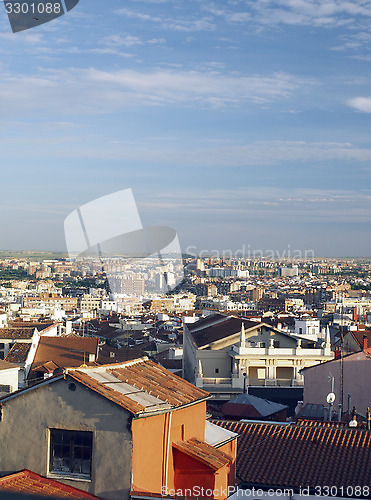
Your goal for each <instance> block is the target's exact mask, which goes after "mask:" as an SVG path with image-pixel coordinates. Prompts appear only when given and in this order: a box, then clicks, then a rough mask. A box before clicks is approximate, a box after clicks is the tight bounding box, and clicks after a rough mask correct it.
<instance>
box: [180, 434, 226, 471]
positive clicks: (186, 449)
mask: <svg viewBox="0 0 371 500" xmlns="http://www.w3.org/2000/svg"><path fill="white" fill-rule="evenodd" d="M173 448H175V449H176V450H179V451H181V452H182V453H185V454H186V455H188V456H190V457H192V458H195V459H196V460H198V461H199V462H201V463H203V464H204V465H207V466H208V467H210V468H211V469H214V470H219V469H221V468H222V467H224V466H225V465H228V464H229V463H230V462H231V457H229V456H228V455H227V454H226V453H224V452H223V451H221V450H218V449H216V448H213V447H212V446H210V445H209V444H207V443H205V442H204V441H199V440H198V439H196V438H191V439H188V441H180V442H178V443H173Z"/></svg>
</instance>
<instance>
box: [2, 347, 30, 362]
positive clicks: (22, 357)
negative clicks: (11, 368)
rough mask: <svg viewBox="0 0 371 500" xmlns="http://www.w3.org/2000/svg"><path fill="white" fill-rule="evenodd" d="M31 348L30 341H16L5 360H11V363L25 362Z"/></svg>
mask: <svg viewBox="0 0 371 500" xmlns="http://www.w3.org/2000/svg"><path fill="white" fill-rule="evenodd" d="M30 348H31V344H30V343H29V342H15V344H13V346H12V348H11V349H10V351H9V352H8V354H7V355H6V356H5V361H9V362H10V363H25V362H26V359H27V356H28V352H29V350H30Z"/></svg>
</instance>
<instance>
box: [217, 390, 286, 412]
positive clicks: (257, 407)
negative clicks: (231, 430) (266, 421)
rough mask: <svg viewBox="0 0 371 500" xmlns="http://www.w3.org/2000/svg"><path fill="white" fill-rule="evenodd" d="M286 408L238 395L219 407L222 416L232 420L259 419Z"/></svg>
mask: <svg viewBox="0 0 371 500" xmlns="http://www.w3.org/2000/svg"><path fill="white" fill-rule="evenodd" d="M287 408H288V407H287V406H285V405H282V404H279V403H274V402H273V401H268V399H263V398H258V397H257V396H253V395H252V394H246V393H244V394H238V395H237V396H236V397H234V398H232V399H230V400H229V401H228V402H226V403H224V404H223V405H222V406H221V408H220V409H221V410H222V412H223V413H224V415H226V416H229V417H234V418H261V417H269V416H270V415H273V414H275V413H278V412H280V411H283V410H286V409H287Z"/></svg>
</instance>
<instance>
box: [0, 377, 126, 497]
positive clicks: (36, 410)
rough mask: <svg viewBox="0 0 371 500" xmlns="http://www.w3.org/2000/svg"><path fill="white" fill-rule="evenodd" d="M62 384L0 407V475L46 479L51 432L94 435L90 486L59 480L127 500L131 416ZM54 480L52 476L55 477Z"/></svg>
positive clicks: (66, 382)
mask: <svg viewBox="0 0 371 500" xmlns="http://www.w3.org/2000/svg"><path fill="white" fill-rule="evenodd" d="M70 382H73V380H71V379H70V378H69V377H67V380H64V379H61V380H58V381H56V382H53V383H50V384H47V385H44V386H41V387H38V388H35V389H32V390H30V391H28V392H26V393H23V394H20V395H18V396H16V397H14V398H12V399H10V400H8V401H5V402H4V403H3V411H2V420H1V421H0V446H1V453H0V475H2V476H3V475H6V474H8V473H11V472H15V471H19V470H21V469H24V468H27V469H30V470H32V471H34V472H37V473H38V474H41V475H44V476H45V475H48V467H49V465H48V461H49V429H50V428H60V429H68V430H82V431H92V432H93V457H92V477H91V481H81V480H80V481H77V480H62V479H60V478H59V477H58V478H57V479H58V480H61V481H62V482H64V483H66V484H69V485H71V486H74V487H76V488H80V489H83V490H85V491H88V492H90V493H93V494H95V495H97V496H100V497H102V498H105V499H112V500H116V499H117V500H118V499H120V500H121V499H122V500H124V499H127V498H128V497H129V495H128V492H129V490H130V481H131V456H132V442H131V432H130V431H129V430H128V428H127V422H128V416H129V413H128V412H127V411H126V410H124V409H123V408H121V407H119V406H118V405H116V404H115V403H113V402H111V401H109V400H107V399H105V398H104V397H102V396H99V395H98V394H95V393H94V392H93V391H91V390H89V389H87V388H86V387H84V386H83V385H81V384H79V383H78V382H75V385H76V390H75V391H71V390H69V388H68V385H69V383H70ZM54 477H55V476H54Z"/></svg>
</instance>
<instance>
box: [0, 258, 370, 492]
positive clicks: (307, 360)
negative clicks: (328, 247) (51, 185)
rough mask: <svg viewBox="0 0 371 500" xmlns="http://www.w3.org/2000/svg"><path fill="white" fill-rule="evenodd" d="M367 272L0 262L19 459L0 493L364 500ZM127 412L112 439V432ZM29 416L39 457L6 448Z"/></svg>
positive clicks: (3, 370) (8, 457)
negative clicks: (165, 460)
mask: <svg viewBox="0 0 371 500" xmlns="http://www.w3.org/2000/svg"><path fill="white" fill-rule="evenodd" d="M370 266H371V259H367V258H346V259H339V258H306V259H300V260H298V259H293V258H290V259H287V258H282V259H272V258H270V256H269V255H268V256H266V257H264V256H262V257H260V258H255V259H253V258H251V257H249V258H247V257H232V258H231V257H225V256H224V257H220V256H218V257H215V256H214V257H213V256H209V257H206V256H203V257H195V256H193V255H189V254H184V255H183V257H182V259H181V262H179V259H178V258H176V259H175V258H171V256H169V257H168V259H167V261H166V263H164V261H162V262H160V263H159V262H158V261H157V260H156V259H153V258H149V259H140V258H139V259H137V260H133V259H128V258H126V257H122V256H121V257H120V256H117V255H115V256H109V257H107V256H106V257H104V258H101V259H97V258H94V257H91V256H88V257H85V258H81V259H76V260H74V259H71V258H70V257H68V256H66V255H63V254H53V253H50V252H40V251H38V252H36V251H35V252H30V251H17V252H16V251H12V252H9V251H8V252H6V251H3V252H1V254H0V309H1V310H0V390H1V399H0V402H1V411H2V413H1V414H2V418H1V420H2V431H1V440H2V446H4V448H3V449H5V450H7V449H10V447H12V449H13V450H15V452H16V453H14V452H12V453H8V452H5V453H2V455H1V460H0V463H1V464H2V468H3V469H4V470H5V468H7V470H9V469H11V468H15V469H19V470H22V472H17V471H15V472H14V474H11V475H4V477H3V478H0V486H1V487H2V488H4V489H5V490H6V491H18V490H19V488H24V489H26V488H30V489H29V490H26V491H31V492H33V493H39V494H41V491H42V489H45V488H47V491H48V494H49V495H52V494H55V495H57V496H59V495H60V494H61V492H62V491H64V489H63V490H62V489H61V488H64V486H62V484H64V485H69V487H70V488H71V490H70V492H69V494H70V495H71V496H73V495H76V494H77V492H76V491H75V490H74V488H75V487H78V488H81V486H85V487H84V488H83V490H85V491H86V493H85V494H86V495H90V496H87V498H96V497H98V498H119V495H124V496H125V495H130V497H131V498H142V497H143V491H146V493H145V495H148V494H149V493H151V494H152V495H153V496H155V497H156V495H157V496H158V497H159V498H163V497H170V498H178V497H188V496H191V497H195V498H227V497H228V498H238V497H239V496H243V495H244V496H250V495H252V494H255V495H258V496H259V497H260V496H267V495H268V496H275V495H276V496H277V497H278V496H282V495H285V496H288V497H295V498H296V497H300V498H305V497H306V496H309V495H316V496H332V497H340V498H348V497H350V498H368V497H369V478H370V475H369V465H368V464H369V462H367V460H368V458H367V457H368V456H369V446H370V438H371V413H370V396H371V394H370V383H369V380H370V367H371V365H370V361H371V357H370V353H371V329H370V325H371V273H370ZM176 275H178V276H180V275H181V276H182V278H183V279H182V280H181V281H179V280H176V279H175V276H176ZM62 381H63V382H62ZM65 381H67V385H68V388H67V393H65V388H64V386H65V384H66V382H65ZM54 383H55V385H54ZM50 384H52V385H50ZM192 387H193V389H192ZM43 388H44V389H43ZM174 390H175V392H174ZM45 391H46V392H45ZM91 392H92V394H90V393H91ZM23 394H24V395H25V396H26V395H27V397H22V395H23ZM75 394H76V395H78V399H77V400H76V396H75ZM97 394H98V400H96V398H97ZM40 398H41V399H40ZM44 398H47V401H48V402H47V405H48V410H47V411H46V407H45V403H44V402H43V401H44ZM91 398H92V400H91ZM90 400H91V401H90ZM104 400H106V402H105V401H104ZM62 401H63V402H62ZM25 404H26V405H27V408H29V405H35V410H34V411H32V413H29V412H28V411H27V410H26V409H25V407H24V405H25ZM61 405H62V406H61ZM66 405H67V406H66ZM84 405H87V408H91V409H92V411H93V413H92V414H91V415H90V414H89V411H90V410H89V411H88V412H86V411H85V410H84V411H83V407H84ZM91 405H92V406H91ZM102 405H103V406H102ZM106 405H108V406H106ZM112 405H113V407H115V408H111V406H112ZM117 405H118V408H119V409H117ZM189 405H191V406H189ZM36 408H38V409H37V410H36ZM58 408H59V410H57V409H58ZM93 409H94V410H93ZM175 410H176V411H175ZM56 411H57V413H59V412H61V415H59V416H58V418H57V420H56V419H55V412H56ZM97 411H99V412H103V413H100V414H102V415H104V419H103V421H102V422H101V423H99V424H97V423H95V420H94V419H95V417H94V415H96V414H97V413H96V412H97ZM40 412H41V413H40ZM45 412H46V414H45ZM82 412H83V413H82ZM107 412H108V413H107ZM116 412H118V415H117V416H116V417H115V415H116ZM122 412H124V414H125V413H129V418H128V424H125V425H124V428H122V429H121V427H120V425H119V426H118V427H117V425H116V424H113V421H112V423H110V422H111V419H112V418H118V416H119V414H122ZM22 414H24V415H23V416H22ZM42 415H43V417H41V416H42ZM164 415H168V416H169V415H173V418H174V420H173V421H170V420H169V421H167V420H166V417H164ZM25 416H26V418H27V419H28V420H29V419H31V420H32V422H33V423H32V428H33V429H35V431H34V432H33V437H32V438H31V437H30V444H29V446H36V443H37V447H38V449H40V452H41V455H40V454H39V453H35V452H33V453H30V455H27V453H26V454H25V453H24V452H21V451H20V450H18V448H17V444H16V443H15V442H14V440H12V441H9V436H10V435H11V433H10V428H11V426H12V421H13V419H18V421H20V422H22V421H23V418H24V417H25ZM164 418H165V420H164V421H163V419H164ZM168 418H170V417H168ZM34 419H36V420H35V421H34ZM40 419H41V420H40ZM76 419H78V421H77V420H76ZM120 421H122V415H121V416H120ZM162 421H163V422H162ZM51 422H54V423H51ZM57 422H60V423H59V424H58V423H57ZM124 422H126V419H125V418H124ZM161 422H162V423H161ZM166 422H167V423H166ZM24 425H27V424H26V423H25V424H24ZM164 425H165V427H164V428H165V430H166V428H168V430H167V431H163V430H161V431H160V429H162V428H163V426H164ZM106 426H109V436H107V437H104V441H102V442H101V443H100V442H99V436H100V435H102V436H105V433H106V431H105V428H106ZM157 426H160V429H159V428H158V427H157ZM64 428H66V429H67V430H63V429H64ZM47 429H49V432H50V437H49V440H48V441H47V442H46V443H44V444H42V441H43V438H42V437H41V436H42V435H43V433H45V430H47ZM71 429H74V430H71ZM155 429H157V431H156V432H155ZM170 429H171V430H170ZM128 432H129V435H128ZM163 432H167V433H168V434H167V436H168V437H167V438H166V439H168V440H170V441H169V442H171V443H172V445H171V446H172V458H171V461H169V463H168V465H167V466H166V471H167V474H168V476H167V478H166V479H164V478H163V477H162V473H163V461H162V459H161V460H160V459H156V461H154V460H153V458H152V456H155V455H154V454H160V455H161V454H163V453H165V458H166V453H169V451H166V449H165V451H164V450H163V449H162V444H161V443H162V442H163V440H164V439H165V437H166V434H165V436H164V435H163ZM179 433H180V434H179ZM203 433H204V434H203ZM308 433H309V434H308ZM111 434H112V435H111ZM259 436H260V437H259ZM102 439H103V438H102ZM120 439H123V440H124V441H123V444H122V445H121V448H120V447H119V448H117V444H116V443H117V440H120ZM93 440H94V442H95V444H94V446H93ZM112 440H113V441H112ZM236 440H237V443H238V444H237V445H236ZM260 440H264V441H267V442H266V446H265V447H264V448H263V449H262V448H261V447H260V446H258V444H259V442H260ZM96 441H97V442H96ZM119 442H120V441H119ZM313 442H315V443H317V445H316V447H313V444H312V443H313ZM22 443H23V441H22ZM124 443H126V444H124ZM22 446H24V445H22ZM122 446H123V447H124V448H122ZM148 447H150V449H151V453H150V454H148V453H146V451H145V450H146V449H148ZM251 447H253V451H251ZM48 448H49V451H48ZM120 449H121V451H119V450H120ZM17 450H18V451H17ZM92 450H93V451H92ZM123 450H125V452H124V455H122V453H123ZM161 450H162V451H161ZM330 453H331V454H330ZM291 455H292V456H295V457H297V456H299V455H300V456H301V457H303V458H300V459H297V460H293V459H290V457H291ZM123 456H124V457H125V459H123ZM360 456H361V457H362V460H364V462H362V465H358V466H357V465H355V466H354V467H350V465H349V464H350V463H353V462H354V463H355V464H358V463H359V460H360V458H359V457H360ZM47 457H49V458H48V459H47ZM98 457H101V458H98ZM145 457H146V458H145ZM247 457H249V462H248V463H249V464H250V465H249V466H248V465H247V462H246V460H247ZM268 457H269V459H268ZM308 457H309V458H310V459H309V458H308ZM344 457H346V458H344ZM103 458H104V466H100V467H99V470H98V469H96V467H97V465H96V462H97V461H98V460H103ZM168 459H169V458H168ZM340 459H341V460H343V462H341V463H346V468H344V469H342V466H341V465H340V464H339V463H338V461H339V460H340ZM40 460H41V462H40ZM45 460H46V461H45ZM271 461H273V463H274V464H275V466H274V467H272V466H271V465H270V464H271V463H272V462H271ZM298 463H299V464H300V467H298ZM114 464H115V465H114ZM336 465H337V467H336ZM45 467H46V470H47V472H46V473H44V474H43V472H44V470H45ZM112 467H114V472H112ZM200 467H201V469H202V471H203V472H202V474H201V475H200ZM355 467H357V468H355ZM23 469H24V470H23ZM339 470H340V471H341V474H339ZM196 471H197V474H196V475H195V473H196ZM215 471H218V475H217V476H215ZM262 474H263V476H262ZM48 478H49V479H48ZM263 478H265V479H263ZM45 481H46V482H47V481H49V482H47V483H46V482H45ZM57 481H58V483H57ZM59 481H62V483H60V482H59ZM112 481H114V484H115V488H117V489H114V490H113V491H110V490H108V488H109V487H111V485H112ZM345 481H346V482H345ZM81 482H82V483H81ZM30 483H32V485H33V486H32V487H31V486H30ZM329 484H331V488H332V489H331V490H328V489H327V488H328V485H329ZM20 485H23V486H20ZM125 492H126V493H125ZM79 494H81V495H84V492H83V491H82V492H81V490H80V493H79ZM94 495H96V496H94Z"/></svg>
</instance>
